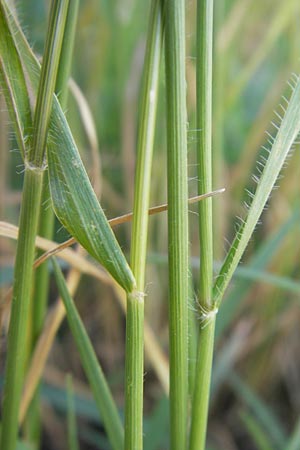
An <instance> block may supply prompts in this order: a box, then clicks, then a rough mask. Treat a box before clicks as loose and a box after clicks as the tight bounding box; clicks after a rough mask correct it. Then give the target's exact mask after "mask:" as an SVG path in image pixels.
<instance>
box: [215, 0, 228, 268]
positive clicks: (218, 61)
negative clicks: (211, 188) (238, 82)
mask: <svg viewBox="0 0 300 450" xmlns="http://www.w3.org/2000/svg"><path fill="white" fill-rule="evenodd" d="M224 16H225V1H224V0H219V1H218V7H217V8H215V11H214V51H213V66H214V73H213V83H214V92H213V138H212V139H213V149H214V155H213V156H214V157H213V160H212V172H213V176H212V179H213V185H215V184H218V183H220V182H222V183H223V182H225V180H224V175H225V170H224V167H225V165H224V118H225V115H224V88H225V83H224V81H225V76H226V75H225V72H226V70H225V69H226V68H225V56H224V52H223V51H221V49H220V47H218V46H217V37H218V35H219V34H220V30H221V26H222V25H223V22H224ZM226 225H227V224H226V199H224V198H216V199H214V202H213V232H214V234H213V235H214V242H213V244H214V257H215V259H217V260H218V259H222V257H223V236H226Z"/></svg>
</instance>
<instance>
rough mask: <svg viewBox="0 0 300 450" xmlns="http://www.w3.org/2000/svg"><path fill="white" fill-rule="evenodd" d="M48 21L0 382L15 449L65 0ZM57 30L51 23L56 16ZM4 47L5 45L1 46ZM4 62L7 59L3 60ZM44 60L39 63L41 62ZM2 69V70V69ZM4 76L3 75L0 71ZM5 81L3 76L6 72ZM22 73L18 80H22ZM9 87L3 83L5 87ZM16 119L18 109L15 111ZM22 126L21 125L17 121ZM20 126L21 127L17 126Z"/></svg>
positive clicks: (6, 444)
mask: <svg viewBox="0 0 300 450" xmlns="http://www.w3.org/2000/svg"><path fill="white" fill-rule="evenodd" d="M5 15H6V13H5V9H4V8H3V6H1V21H2V22H3V25H4V27H5V29H6V36H5V39H4V36H2V42H3V40H6V41H7V42H10V47H11V52H12V54H13V55H14V58H15V61H14V62H15V65H16V67H20V62H19V60H18V57H19V55H18V54H17V51H16V47H14V43H13V41H12V35H11V34H10V32H9V28H8V26H7V22H6V20H5ZM50 16H51V18H50V21H49V27H48V33H47V43H46V50H45V56H44V64H46V62H47V60H48V59H50V60H51V61H52V67H51V68H50V67H48V72H47V73H45V70H46V69H42V75H41V79H40V84H39V93H38V97H37V110H36V111H35V119H34V127H33V140H32V145H31V146H29V147H27V148H26V147H25V153H24V157H25V161H24V162H25V177H24V188H23V199H22V207H21V214H20V225H19V239H18V245H17V255H16V265H15V276H14V280H15V281H14V289H13V302H12V311H11V319H10V326H9V337H8V353H7V363H6V371H5V385H4V404H3V432H2V436H1V448H5V449H7V450H14V449H15V446H16V441H17V433H18V412H19V405H20V399H21V392H22V386H23V380H24V371H25V364H26V360H27V357H28V354H27V352H26V348H27V345H26V337H27V336H28V332H29V310H30V298H31V293H32V292H31V284H32V282H33V269H32V266H33V261H34V253H35V237H36V234H37V226H38V219H39V205H40V202H41V193H42V185H43V174H44V169H45V164H44V152H45V143H46V139H47V126H48V121H49V116H50V111H51V107H52V98H53V91H54V86H55V79H56V70H57V66H58V60H59V53H60V45H61V42H62V36H63V30H64V21H65V16H66V2H53V4H52V7H51V13H50ZM58 17H59V18H60V20H59V21H58V25H59V28H57V27H56V26H54V25H55V23H56V19H57V18H58ZM4 50H5V49H4ZM4 50H3V45H1V57H2V60H3V61H4V58H6V61H5V63H4V64H3V66H2V67H3V68H4V67H6V68H7V67H9V65H10V64H9V62H11V59H10V56H9V55H7V54H5V51H4ZM7 60H9V61H7ZM44 64H43V66H44ZM3 73H5V72H3ZM5 74H6V75H8V74H7V73H5ZM6 79H8V76H6ZM24 79H25V77H24V75H23V78H22V77H21V78H20V80H24ZM5 87H6V88H7V87H8V86H7V85H6V86H5ZM21 88H22V92H21V93H19V91H18V90H17V87H16V86H15V87H14V89H11V90H10V91H9V92H10V96H11V102H10V105H11V106H15V105H17V104H18V103H17V101H16V98H18V97H19V95H20V97H21V98H22V97H24V96H25V95H28V93H27V89H26V86H25V84H24V83H23V85H22V86H21ZM14 117H15V118H16V117H17V113H15V116H14ZM25 119H26V117H25ZM14 125H15V129H16V130H17V133H18V131H19V130H20V126H19V125H20V124H19V122H18V121H15V122H14ZM21 125H22V126H23V125H24V124H21ZM21 129H23V127H22V128H21ZM21 137H22V140H23V142H24V143H26V142H27V136H24V135H23V136H21Z"/></svg>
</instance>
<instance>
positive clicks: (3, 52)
mask: <svg viewBox="0 0 300 450" xmlns="http://www.w3.org/2000/svg"><path fill="white" fill-rule="evenodd" d="M0 86H1V90H2V91H3V93H4V96H5V101H6V104H7V107H8V110H9V113H10V117H11V120H12V123H13V125H14V130H15V133H16V138H17V142H18V147H19V149H20V151H21V154H22V157H23V159H24V158H25V153H26V143H27V142H28V137H29V136H30V135H31V132H32V117H31V109H30V103H29V96H28V91H27V86H26V82H25V76H24V73H23V68H22V65H21V62H20V58H19V54H18V50H17V47H16V45H15V42H14V40H13V37H12V35H11V32H10V30H9V27H8V25H7V21H6V20H5V13H4V5H3V4H2V2H1V3H0Z"/></svg>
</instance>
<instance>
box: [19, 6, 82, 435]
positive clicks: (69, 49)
mask: <svg viewBox="0 0 300 450" xmlns="http://www.w3.org/2000/svg"><path fill="white" fill-rule="evenodd" d="M78 3H79V1H78V0H69V5H68V11H67V17H66V23H65V31H64V35H63V40H62V44H61V51H60V58H59V65H58V69H57V76H56V83H55V93H56V94H57V97H58V100H59V102H60V104H61V106H62V108H63V109H64V108H65V107H66V104H67V98H68V80H69V77H70V71H71V62H72V53H73V46H74V39H75V30H76V22H77V14H78ZM49 200H50V190H49V179H48V173H47V172H46V173H45V175H44V182H43V190H42V198H41V206H40V218H39V226H38V235H39V236H42V237H44V238H46V239H52V236H53V229H54V217H55V216H54V211H53V208H52V205H51V204H49ZM41 254H42V252H41V251H39V252H38V255H37V256H40V255H41ZM33 292H34V298H33V301H32V320H31V333H32V336H31V341H32V342H31V343H30V344H32V345H35V343H36V341H37V339H38V337H39V335H40V333H41V331H42V327H43V324H44V318H45V313H46V308H47V300H48V293H49V266H48V263H46V264H43V265H41V266H40V267H38V268H37V269H36V272H35V277H34V290H33ZM32 345H30V348H31V347H32ZM39 403H40V401H39V394H38V392H37V393H36V395H35V396H34V399H33V401H32V405H31V406H30V408H29V411H28V413H27V414H28V416H29V417H28V420H26V424H25V428H26V433H27V440H29V441H32V442H36V443H37V442H39V439H40V404H39Z"/></svg>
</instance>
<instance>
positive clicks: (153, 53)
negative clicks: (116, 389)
mask: <svg viewBox="0 0 300 450" xmlns="http://www.w3.org/2000/svg"><path fill="white" fill-rule="evenodd" d="M162 33H163V21H162V6H161V0H153V1H152V4H151V12H150V21H149V31H148V39H147V47H146V54H145V63H144V73H143V85H142V102H141V110H140V119H139V130H138V146H137V162H136V175H135V190H134V208H133V225H132V247H131V269H132V272H133V274H134V277H135V279H136V284H137V293H138V295H132V294H129V295H128V296H127V315H126V383H125V449H126V450H127V449H128V450H129V449H142V447H143V378H144V294H143V292H144V285H145V265H146V250H147V235H148V218H149V217H148V209H149V198H150V185H151V168H152V155H153V141H154V130H155V121H156V110H157V96H158V81H159V67H160V57H161V47H162ZM139 293H140V294H139Z"/></svg>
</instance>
